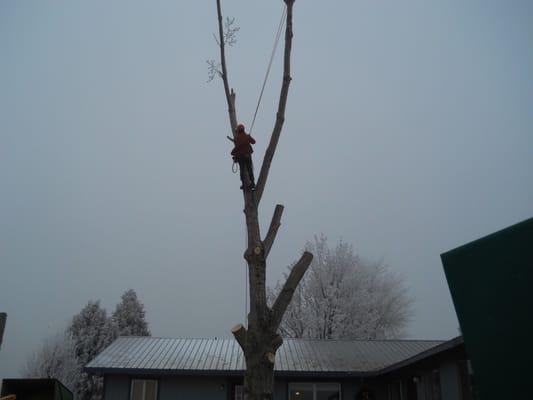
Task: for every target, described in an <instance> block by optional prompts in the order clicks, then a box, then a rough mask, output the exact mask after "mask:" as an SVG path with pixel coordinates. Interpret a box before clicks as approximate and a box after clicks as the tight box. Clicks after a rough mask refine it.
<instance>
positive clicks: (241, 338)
mask: <svg viewBox="0 0 533 400" xmlns="http://www.w3.org/2000/svg"><path fill="white" fill-rule="evenodd" d="M231 333H232V334H233V336H234V337H235V340H237V343H239V346H241V349H242V350H243V351H244V350H245V346H246V328H245V327H244V326H243V325H242V324H238V325H235V326H234V327H233V328H231Z"/></svg>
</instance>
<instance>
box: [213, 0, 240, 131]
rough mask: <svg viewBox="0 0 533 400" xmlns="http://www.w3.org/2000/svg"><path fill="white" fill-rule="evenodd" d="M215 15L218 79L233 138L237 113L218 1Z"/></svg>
mask: <svg viewBox="0 0 533 400" xmlns="http://www.w3.org/2000/svg"><path fill="white" fill-rule="evenodd" d="M217 15H218V40H219V44H220V45H219V47H220V64H221V65H220V66H221V68H222V73H221V75H220V77H221V78H222V82H223V83H224V93H225V94H226V102H227V103H228V114H229V120H230V125H231V132H232V134H233V136H235V130H236V128H237V113H236V111H235V92H234V91H233V89H230V87H229V83H228V69H227V67H226V50H225V42H224V28H223V25H222V9H221V6H220V0H217Z"/></svg>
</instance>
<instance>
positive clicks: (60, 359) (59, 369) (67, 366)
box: [21, 332, 81, 398]
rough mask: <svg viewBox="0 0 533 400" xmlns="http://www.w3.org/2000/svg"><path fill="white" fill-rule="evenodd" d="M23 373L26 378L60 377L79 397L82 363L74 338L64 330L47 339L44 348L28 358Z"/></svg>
mask: <svg viewBox="0 0 533 400" xmlns="http://www.w3.org/2000/svg"><path fill="white" fill-rule="evenodd" d="M21 375H22V376H23V377H25V378H53V379H58V380H59V381H61V383H63V384H64V385H65V386H66V387H67V388H69V389H70V390H71V391H72V392H73V393H74V395H75V398H78V396H77V393H76V388H77V387H78V383H79V381H80V379H81V365H80V363H79V362H78V359H77V357H76V349H75V346H74V341H73V340H72V338H71V337H70V336H69V335H68V334H67V333H66V332H62V333H60V334H57V335H55V336H53V337H51V338H49V339H47V340H46V341H45V342H44V344H43V346H42V348H41V349H40V350H39V351H36V352H35V353H33V354H32V355H31V357H30V358H29V359H28V361H27V363H26V366H25V367H24V368H23V369H22V371H21Z"/></svg>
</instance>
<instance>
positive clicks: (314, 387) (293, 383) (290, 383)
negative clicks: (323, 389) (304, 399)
mask: <svg viewBox="0 0 533 400" xmlns="http://www.w3.org/2000/svg"><path fill="white" fill-rule="evenodd" d="M295 385H312V387H313V400H316V394H317V390H316V389H317V388H316V387H317V385H337V387H338V388H339V400H342V385H341V383H340V382H328V381H320V382H312V381H311V382H309V381H307V382H302V381H297V382H289V384H288V386H287V399H290V398H291V387H292V386H295Z"/></svg>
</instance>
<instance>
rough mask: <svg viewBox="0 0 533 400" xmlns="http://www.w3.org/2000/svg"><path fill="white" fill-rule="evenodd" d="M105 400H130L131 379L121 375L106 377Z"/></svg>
mask: <svg viewBox="0 0 533 400" xmlns="http://www.w3.org/2000/svg"><path fill="white" fill-rule="evenodd" d="M104 382H105V383H104V400H129V399H128V396H129V394H130V378H129V377H128V376H121V375H106V376H105V377H104Z"/></svg>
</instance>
